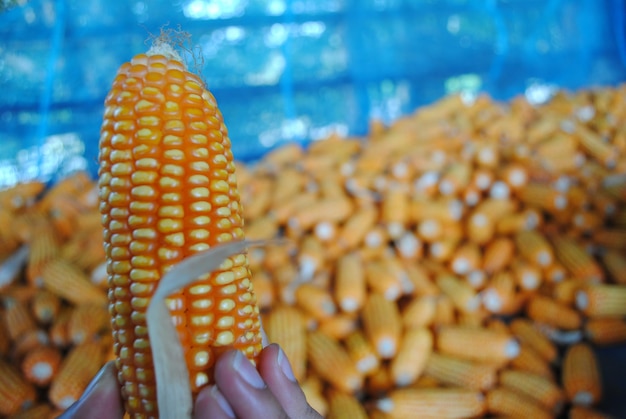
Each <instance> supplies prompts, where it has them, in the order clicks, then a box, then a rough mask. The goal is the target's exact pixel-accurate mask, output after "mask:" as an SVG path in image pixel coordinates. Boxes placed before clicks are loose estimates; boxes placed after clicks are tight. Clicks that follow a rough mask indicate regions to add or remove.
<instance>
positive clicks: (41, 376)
mask: <svg viewBox="0 0 626 419" xmlns="http://www.w3.org/2000/svg"><path fill="white" fill-rule="evenodd" d="M44 186H45V185H43V184H42V183H38V182H33V183H27V184H20V185H18V186H16V187H14V188H12V189H9V190H5V191H3V192H0V217H1V218H2V220H3V227H2V231H1V232H0V258H1V259H2V260H3V263H2V267H1V268H0V302H1V304H0V355H1V359H0V416H4V415H6V416H10V417H13V415H17V416H15V417H32V418H45V417H55V416H56V415H58V413H59V412H61V411H63V410H64V409H66V408H67V407H68V406H69V405H70V404H71V403H73V402H74V401H75V400H77V399H78V398H79V397H80V395H81V394H82V392H83V390H84V389H85V387H86V386H87V384H88V383H89V381H90V380H91V378H92V377H93V376H94V375H95V373H96V372H97V371H98V369H99V368H100V367H101V365H102V364H103V363H104V362H105V361H106V360H107V359H108V357H110V352H111V342H112V340H111V332H110V324H109V314H108V309H107V298H106V283H104V282H103V280H105V279H106V277H105V275H104V274H105V272H103V269H104V267H103V265H102V264H103V263H104V251H103V248H102V239H101V237H102V230H101V227H100V216H99V213H98V211H97V203H98V199H97V198H98V197H97V189H96V185H95V183H94V182H93V181H92V180H91V179H90V178H89V177H88V176H87V175H86V174H85V173H76V174H74V175H72V176H70V177H68V178H66V179H64V180H63V181H61V182H59V183H57V184H56V185H55V186H54V187H52V188H51V189H49V190H48V191H47V192H46V193H45V194H43V196H42V193H43V190H44ZM18 412H19V413H18Z"/></svg>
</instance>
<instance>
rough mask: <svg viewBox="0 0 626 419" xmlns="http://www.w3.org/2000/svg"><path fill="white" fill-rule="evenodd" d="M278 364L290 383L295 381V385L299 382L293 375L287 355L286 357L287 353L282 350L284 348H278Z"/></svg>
mask: <svg viewBox="0 0 626 419" xmlns="http://www.w3.org/2000/svg"><path fill="white" fill-rule="evenodd" d="M277 362H278V366H280V370H281V371H282V372H283V374H285V377H287V379H288V380H289V381H293V382H294V383H295V382H296V381H297V380H296V376H295V375H294V374H293V370H292V369H291V364H290V363H289V360H288V359H287V355H285V352H284V351H283V350H282V348H278V360H277Z"/></svg>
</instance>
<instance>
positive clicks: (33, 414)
mask: <svg viewBox="0 0 626 419" xmlns="http://www.w3.org/2000/svg"><path fill="white" fill-rule="evenodd" d="M53 413H54V412H53V410H52V406H50V405H49V404H46V403H41V404H37V405H34V406H31V407H29V408H28V409H26V410H23V411H21V412H20V413H18V414H16V415H13V416H12V419H42V418H50V419H51V418H56V417H58V416H59V415H53Z"/></svg>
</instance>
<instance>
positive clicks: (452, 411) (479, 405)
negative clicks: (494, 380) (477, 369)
mask: <svg viewBox="0 0 626 419" xmlns="http://www.w3.org/2000/svg"><path fill="white" fill-rule="evenodd" d="M376 406H377V407H378V409H379V410H381V411H383V412H384V413H386V414H387V415H388V417H389V418H393V419H409V418H416V417H418V418H424V419H446V418H449V419H453V418H471V417H477V416H480V415H481V414H483V413H484V412H485V410H486V409H485V408H486V404H485V398H484V396H483V395H482V394H481V393H480V392H477V391H472V390H463V389H457V388H445V389H444V388H441V389H439V388H437V389H429V388H426V389H421V388H420V389H414V388H406V389H397V390H394V391H392V392H390V393H389V395H388V397H386V398H383V399H380V400H378V402H377V404H376Z"/></svg>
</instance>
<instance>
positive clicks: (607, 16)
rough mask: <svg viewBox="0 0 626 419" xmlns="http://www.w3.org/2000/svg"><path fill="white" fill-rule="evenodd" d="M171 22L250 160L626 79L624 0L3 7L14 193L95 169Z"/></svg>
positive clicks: (6, 160)
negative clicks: (458, 102) (437, 105)
mask: <svg viewBox="0 0 626 419" xmlns="http://www.w3.org/2000/svg"><path fill="white" fill-rule="evenodd" d="M164 24H168V25H169V26H170V27H173V28H176V27H178V26H179V25H180V27H181V28H183V29H184V30H186V31H188V32H189V33H190V34H191V35H192V40H193V43H194V45H197V46H199V47H200V48H201V50H202V58H203V60H204V61H203V63H202V65H201V72H202V76H203V77H204V79H205V80H206V81H207V83H208V85H209V87H210V89H211V90H212V91H213V93H214V94H215V96H216V98H217V99H218V102H219V104H220V107H221V108H222V111H223V114H224V116H225V118H226V122H227V125H228V127H229V130H230V132H231V137H232V140H233V148H234V152H235V154H236V156H237V157H238V158H239V159H243V160H250V159H254V158H257V157H259V156H260V155H262V154H263V153H264V152H265V151H266V150H267V149H268V148H271V147H274V146H276V145H277V144H280V143H282V142H284V141H307V140H310V139H315V138H319V137H321V136H324V135H326V134H327V133H328V132H329V131H330V130H336V131H339V132H342V133H351V134H357V135H359V134H364V133H365V132H366V129H367V123H368V121H369V120H370V119H371V118H372V117H377V118H382V119H383V120H385V121H387V122H388V121H391V120H393V119H394V118H397V117H398V116H399V115H401V114H404V113H408V112H411V111H412V110H414V109H415V108H416V107H417V106H420V105H423V104H426V103H430V102H432V101H435V100H437V99H438V98H440V97H442V96H443V95H445V94H446V93H449V92H451V91H458V90H469V91H485V92H488V93H490V94H491V95H492V96H494V97H495V98H497V99H501V100H505V99H508V98H510V97H512V96H514V95H516V94H520V93H524V92H528V91H532V92H534V93H537V92H539V93H540V94H541V93H542V92H544V93H545V91H546V89H549V88H552V87H563V88H567V89H579V88H583V87H590V86H594V85H615V84H618V83H621V82H622V81H624V80H625V79H626V66H625V62H626V46H625V42H626V38H625V33H624V32H625V27H624V26H625V25H624V1H623V0H614V1H609V0H607V1H597V0H549V1H544V0H540V1H539V0H508V1H506V0H486V1H477V0H476V1H469V0H465V1H464V0H439V1H437V0H404V1H402V0H366V1H359V0H292V1H288V0H265V1H263V0H179V1H174V2H172V1H169V0H168V1H165V0H153V1H139V0H131V1H111V0H87V1H85V0H30V1H28V2H26V3H25V4H24V5H23V6H21V7H14V8H12V9H9V10H7V11H5V12H3V13H1V14H0V83H1V84H0V85H1V86H2V94H1V95H0V139H1V146H0V159H2V163H0V186H2V185H6V184H8V183H12V182H14V181H16V180H17V179H20V178H27V177H33V176H37V177H40V178H49V177H50V176H52V175H53V174H54V173H57V171H58V168H59V167H60V168H61V170H62V171H63V170H72V169H73V168H75V167H79V166H86V167H88V168H89V169H90V170H91V171H92V172H93V170H94V168H95V156H96V149H97V141H98V130H99V125H100V120H101V114H102V103H103V99H104V96H105V94H106V92H107V90H108V89H109V86H110V83H111V81H112V78H113V77H114V75H115V72H116V70H117V68H118V66H119V65H120V64H121V63H122V62H124V61H126V60H128V59H129V58H130V57H131V56H132V55H134V54H136V53H138V52H141V51H145V50H146V48H147V44H146V39H147V38H148V36H149V34H150V33H158V32H159V28H160V27H162V26H163V25H164ZM187 58H189V57H187Z"/></svg>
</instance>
